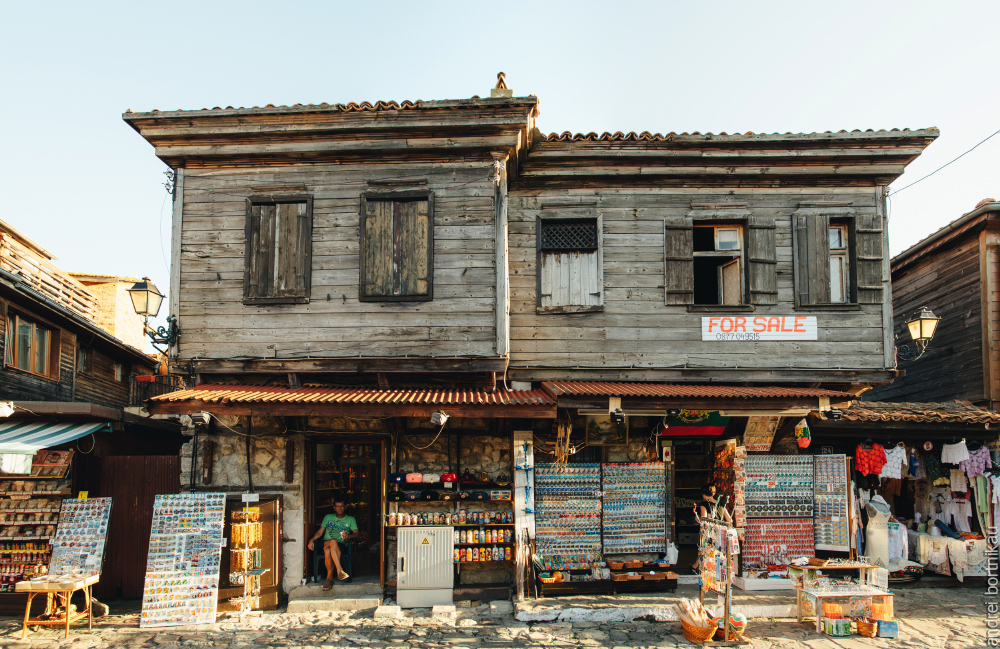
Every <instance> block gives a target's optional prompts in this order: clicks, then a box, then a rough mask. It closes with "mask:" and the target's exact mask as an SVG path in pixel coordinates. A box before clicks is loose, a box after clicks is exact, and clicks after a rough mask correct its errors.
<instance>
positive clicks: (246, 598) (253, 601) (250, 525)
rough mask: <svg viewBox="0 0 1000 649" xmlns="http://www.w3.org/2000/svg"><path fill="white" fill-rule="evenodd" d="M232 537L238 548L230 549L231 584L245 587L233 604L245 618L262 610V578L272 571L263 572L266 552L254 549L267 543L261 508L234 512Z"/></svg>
mask: <svg viewBox="0 0 1000 649" xmlns="http://www.w3.org/2000/svg"><path fill="white" fill-rule="evenodd" d="M229 537H230V539H231V541H232V544H233V546H234V547H231V548H230V549H229V565H230V567H232V568H235V570H233V571H232V572H230V573H229V583H231V584H233V585H234V586H243V595H241V596H239V597H233V598H231V599H230V600H229V603H230V604H232V605H233V606H235V607H236V611H237V612H236V613H235V615H237V616H239V617H243V616H245V615H247V614H249V613H250V612H251V611H253V610H254V609H257V610H259V609H260V587H261V583H260V582H261V576H262V575H264V574H265V573H266V572H267V571H268V570H269V568H262V567H261V561H262V559H263V550H261V548H255V547H253V546H255V545H259V544H260V543H261V541H263V540H264V524H263V523H261V522H260V508H259V507H249V506H244V507H243V509H241V510H237V511H234V512H232V525H231V527H230V529H229Z"/></svg>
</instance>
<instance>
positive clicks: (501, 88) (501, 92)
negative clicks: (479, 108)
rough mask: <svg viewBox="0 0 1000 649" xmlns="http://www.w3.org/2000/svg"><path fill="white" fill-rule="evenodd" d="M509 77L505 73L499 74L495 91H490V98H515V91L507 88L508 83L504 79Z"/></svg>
mask: <svg viewBox="0 0 1000 649" xmlns="http://www.w3.org/2000/svg"><path fill="white" fill-rule="evenodd" d="M506 76H507V75H506V74H504V73H503V72H497V85H496V87H495V88H493V90H490V97H513V96H514V91H513V90H511V89H510V88H508V87H507V82H506V81H504V78H505V77H506Z"/></svg>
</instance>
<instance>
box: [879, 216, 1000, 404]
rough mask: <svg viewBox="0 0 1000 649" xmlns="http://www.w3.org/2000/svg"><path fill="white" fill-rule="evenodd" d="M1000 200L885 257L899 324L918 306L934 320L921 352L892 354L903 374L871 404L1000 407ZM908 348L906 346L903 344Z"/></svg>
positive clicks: (902, 336) (900, 330) (905, 339)
mask: <svg viewBox="0 0 1000 649" xmlns="http://www.w3.org/2000/svg"><path fill="white" fill-rule="evenodd" d="M998 290H1000V203H997V202H993V201H992V200H987V201H983V202H981V203H980V204H979V205H978V206H976V209H974V210H973V211H971V212H969V213H967V214H965V215H963V216H962V217H961V218H959V219H957V220H955V221H953V222H952V223H950V224H948V225H946V226H945V227H943V228H941V229H940V230H938V231H937V232H934V233H933V234H931V235H930V236H928V237H926V238H925V239H924V240H922V241H920V242H919V243H917V244H915V245H913V246H911V247H910V248H909V249H907V250H905V251H904V252H902V253H900V254H898V255H896V256H895V257H894V258H893V259H892V302H893V312H894V321H895V331H896V333H897V334H898V335H899V339H898V341H897V342H898V343H899V344H900V345H903V344H909V343H910V340H909V335H908V334H907V332H906V327H905V325H904V324H903V323H904V322H905V320H906V319H907V318H908V317H909V316H911V315H912V314H913V313H914V312H915V311H917V310H918V309H920V308H921V307H927V308H929V309H931V310H932V311H933V312H934V314H935V315H937V316H938V317H939V318H941V320H940V321H939V322H938V327H937V331H936V333H935V336H934V339H933V340H932V341H931V343H930V345H929V346H928V347H927V351H926V352H925V353H924V355H923V356H922V357H921V358H919V359H917V360H915V361H906V360H904V359H903V358H900V359H899V369H900V370H903V371H904V372H905V375H903V376H902V377H900V378H898V379H896V380H895V381H893V382H892V383H891V384H889V385H884V386H880V387H877V388H875V389H874V390H872V391H871V392H868V393H866V394H865V395H864V398H865V399H866V400H871V401H920V402H925V401H929V402H936V401H949V400H961V401H971V402H973V403H975V404H977V405H980V406H982V407H985V408H986V409H988V410H997V408H998V406H1000V297H998ZM910 348H911V349H912V345H910Z"/></svg>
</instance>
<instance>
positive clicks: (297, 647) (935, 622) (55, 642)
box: [0, 588, 991, 649]
mask: <svg viewBox="0 0 1000 649" xmlns="http://www.w3.org/2000/svg"><path fill="white" fill-rule="evenodd" d="M789 596H790V595H789ZM664 599H665V602H667V601H669V598H664ZM986 604H987V603H986V600H985V598H984V595H983V594H982V590H981V589H975V588H921V589H913V590H905V591H897V597H896V617H897V619H898V620H899V622H900V624H899V627H900V638H899V640H885V639H869V638H862V637H860V636H851V637H847V638H831V637H828V636H823V635H818V634H816V633H815V632H814V630H813V629H814V625H813V624H812V623H808V622H806V623H801V624H799V623H796V622H795V620H794V619H791V620H788V619H773V620H759V619H758V620H751V622H750V627H749V635H751V636H752V638H751V639H750V645H749V646H750V647H752V648H753V649H764V648H768V649H769V648H772V647H773V648H783V647H808V648H809V649H862V648H864V647H934V648H946V649H952V648H960V647H961V648H964V647H977V648H978V647H988V646H991V645H990V644H989V643H988V640H987V635H986V633H987V625H986V619H987V613H986ZM111 610H112V614H111V615H108V616H105V617H103V618H100V619H99V620H97V621H95V624H94V629H93V630H92V631H87V629H86V627H82V628H80V627H74V628H73V629H71V631H70V637H69V638H68V639H64V638H63V637H62V633H63V632H62V631H61V630H55V629H42V630H38V631H29V634H28V638H27V639H25V640H21V639H20V633H21V623H20V620H19V619H15V618H12V617H0V647H2V648H3V649H29V648H30V649H61V648H62V647H72V648H73V649H98V648H100V649H103V648H104V647H109V648H110V647H123V648H127V649H139V648H147V647H148V648H150V649H180V648H182V647H227V648H229V649H250V648H251V647H258V646H261V647H287V648H288V649H306V648H312V647H316V648H317V649H334V648H337V647H354V646H370V647H393V648H395V649H422V648H424V647H442V648H446V649H461V648H462V647H468V648H470V649H473V648H475V649H491V648H502V647H518V648H522V647H548V648H562V647H587V648H591V647H592V648H596V647H607V648H609V649H614V648H625V647H690V646H692V645H691V643H689V642H688V641H687V640H685V639H684V638H683V636H682V635H681V627H680V623H678V622H654V621H646V620H641V619H637V620H634V621H632V622H628V623H596V622H573V623H568V622H537V623H525V622H518V621H516V620H515V619H514V618H513V617H512V616H511V615H510V614H506V615H498V616H491V615H490V608H489V607H488V606H478V607H470V608H458V609H457V610H456V614H455V615H454V616H444V617H438V618H435V617H433V616H432V615H431V611H430V609H413V610H411V611H406V612H405V613H404V615H405V617H402V618H398V619H380V620H376V619H374V618H373V611H372V610H367V611H358V612H353V613H338V612H312V613H306V614H291V613H283V612H274V613H272V612H269V613H265V614H262V615H259V616H253V617H249V618H247V619H246V620H244V621H243V622H242V623H241V622H238V621H237V620H235V619H232V618H226V617H221V616H220V618H219V620H220V621H219V622H218V623H216V624H207V625H199V626H196V627H179V628H178V627H175V628H167V629H160V630H148V629H142V630H140V629H139V628H138V604H137V603H136V602H126V603H118V604H116V603H113V604H112V605H111Z"/></svg>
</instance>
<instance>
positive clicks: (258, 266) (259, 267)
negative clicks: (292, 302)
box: [243, 203, 277, 298]
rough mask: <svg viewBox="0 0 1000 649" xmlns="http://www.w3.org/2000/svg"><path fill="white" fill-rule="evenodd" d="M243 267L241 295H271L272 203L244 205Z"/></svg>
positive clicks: (254, 296)
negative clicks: (242, 289) (245, 240)
mask: <svg viewBox="0 0 1000 649" xmlns="http://www.w3.org/2000/svg"><path fill="white" fill-rule="evenodd" d="M247 211H248V214H247V227H246V237H247V249H246V261H245V263H246V271H245V282H244V284H245V285H244V291H243V295H244V297H247V298H264V297H273V296H274V277H273V269H274V222H275V215H276V212H277V209H276V206H275V205H273V204H255V203H251V204H249V205H248V208H247Z"/></svg>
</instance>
